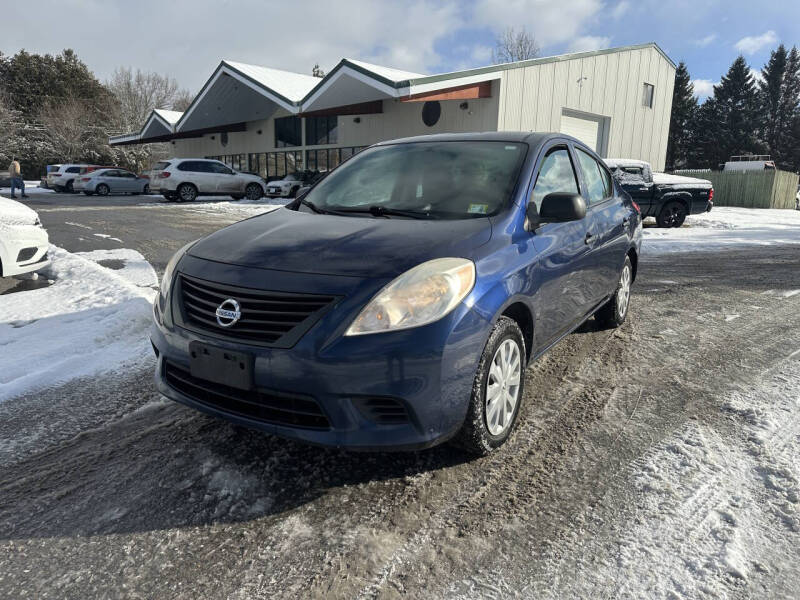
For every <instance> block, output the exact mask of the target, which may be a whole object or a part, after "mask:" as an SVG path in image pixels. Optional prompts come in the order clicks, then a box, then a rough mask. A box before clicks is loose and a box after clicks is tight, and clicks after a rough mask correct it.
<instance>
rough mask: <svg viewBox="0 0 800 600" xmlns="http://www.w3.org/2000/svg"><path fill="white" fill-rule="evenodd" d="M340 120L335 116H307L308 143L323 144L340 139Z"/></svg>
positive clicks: (313, 144) (333, 142)
mask: <svg viewBox="0 0 800 600" xmlns="http://www.w3.org/2000/svg"><path fill="white" fill-rule="evenodd" d="M338 129H339V122H338V119H337V118H336V117H335V116H333V117H306V145H307V146H322V145H323V144H336V143H337V142H338V141H339V132H338Z"/></svg>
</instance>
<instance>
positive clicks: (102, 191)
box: [95, 183, 111, 196]
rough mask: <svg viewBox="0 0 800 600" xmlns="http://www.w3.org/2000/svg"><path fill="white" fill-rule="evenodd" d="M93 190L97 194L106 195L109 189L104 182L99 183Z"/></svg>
mask: <svg viewBox="0 0 800 600" xmlns="http://www.w3.org/2000/svg"><path fill="white" fill-rule="evenodd" d="M95 191H96V192H97V195H98V196H108V194H109V192H110V191H111V189H110V188H109V187H108V186H107V185H106V184H105V183H101V184H100V185H98V186H97V188H96V189H95Z"/></svg>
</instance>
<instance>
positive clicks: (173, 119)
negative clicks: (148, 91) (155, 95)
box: [153, 108, 183, 125]
mask: <svg viewBox="0 0 800 600" xmlns="http://www.w3.org/2000/svg"><path fill="white" fill-rule="evenodd" d="M153 112H155V113H156V114H157V115H158V116H159V117H161V118H162V119H164V120H165V121H166V122H167V123H169V124H170V125H175V123H177V122H178V120H179V119H180V118H181V116H183V113H182V112H180V111H178V110H166V109H163V108H156V109H155V110H154V111H153Z"/></svg>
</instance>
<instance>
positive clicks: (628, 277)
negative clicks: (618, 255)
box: [594, 256, 633, 329]
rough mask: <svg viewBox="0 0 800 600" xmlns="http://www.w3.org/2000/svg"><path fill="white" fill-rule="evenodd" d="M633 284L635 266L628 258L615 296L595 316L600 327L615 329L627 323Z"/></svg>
mask: <svg viewBox="0 0 800 600" xmlns="http://www.w3.org/2000/svg"><path fill="white" fill-rule="evenodd" d="M631 283H633V266H632V265H631V259H630V257H628V256H626V257H625V264H624V265H623V266H622V273H620V276H619V282H618V283H617V289H616V291H615V292H614V296H612V298H611V300H609V301H608V302H606V303H605V304H604V305H603V306H601V307H600V308H599V309H598V311H597V312H596V313H595V315H594V318H595V319H597V322H598V323H599V324H600V325H602V326H603V327H606V328H611V329H613V328H615V327H619V326H620V325H622V324H623V323H624V322H625V317H627V316H628V305H629V304H630V301H631Z"/></svg>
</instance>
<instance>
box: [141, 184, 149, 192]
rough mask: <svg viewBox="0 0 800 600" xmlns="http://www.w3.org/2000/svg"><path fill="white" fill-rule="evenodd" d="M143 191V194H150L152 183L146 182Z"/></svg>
mask: <svg viewBox="0 0 800 600" xmlns="http://www.w3.org/2000/svg"><path fill="white" fill-rule="evenodd" d="M142 193H143V194H149V193H150V184H149V183H145V184H144V187H143V188H142Z"/></svg>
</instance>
